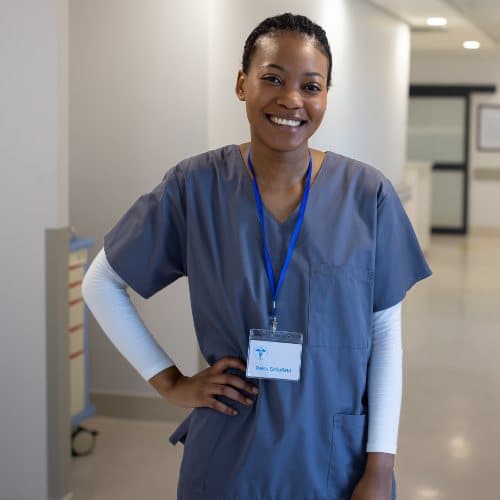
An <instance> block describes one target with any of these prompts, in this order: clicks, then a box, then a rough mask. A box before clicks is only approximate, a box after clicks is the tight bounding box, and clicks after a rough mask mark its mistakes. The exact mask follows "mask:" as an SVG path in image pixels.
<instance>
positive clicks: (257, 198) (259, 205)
mask: <svg viewBox="0 0 500 500" xmlns="http://www.w3.org/2000/svg"><path fill="white" fill-rule="evenodd" d="M248 166H249V167H250V171H251V172H252V176H253V190H254V193H255V202H256V204H257V211H258V213H259V222H260V229H261V232H262V240H263V247H264V260H265V262H266V271H267V277H268V279H269V285H270V286H271V293H272V296H273V312H272V316H271V320H272V328H273V331H276V327H277V324H278V320H277V318H276V301H277V300H278V292H279V290H280V288H281V285H282V283H283V279H284V277H285V274H286V271H287V269H288V265H289V264H290V259H291V258H292V253H293V249H294V247H295V242H296V241H297V237H298V235H299V231H300V227H301V226H302V222H303V221H304V214H305V211H306V205H307V198H308V197H309V188H310V187H311V175H312V156H311V153H310V152H309V166H308V167H307V180H306V187H305V189H304V195H303V196H302V201H301V203H300V210H299V217H298V219H297V222H296V223H295V229H294V230H293V234H292V237H291V238H290V243H289V245H288V251H287V254H286V259H285V262H284V264H283V267H282V269H281V273H280V277H279V280H278V285H277V286H276V285H275V283H276V281H275V279H274V273H273V267H272V265H271V257H270V255H269V248H268V247H267V242H266V228H265V225H264V209H263V205H262V198H261V196H260V191H259V186H258V185H257V179H256V177H255V170H254V168H253V164H252V159H251V158H250V148H248Z"/></svg>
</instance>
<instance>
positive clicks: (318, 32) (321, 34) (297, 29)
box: [241, 12, 332, 88]
mask: <svg viewBox="0 0 500 500" xmlns="http://www.w3.org/2000/svg"><path fill="white" fill-rule="evenodd" d="M279 32H288V33H297V34H301V35H305V36H308V37H310V38H311V39H312V40H313V42H314V44H315V46H316V48H317V49H318V50H319V51H320V52H322V53H323V54H324V55H325V56H326V57H327V59H328V78H327V88H330V85H331V80H332V53H331V51H330V44H329V43H328V38H327V37H326V33H325V30H324V29H323V28H322V27H321V26H318V25H317V24H315V23H313V22H312V21H311V20H310V19H309V18H307V17H305V16H300V15H295V14H290V13H289V12H287V13H285V14H281V15H279V16H274V17H268V18H267V19H264V21H262V22H261V23H260V24H259V25H258V26H257V27H256V28H255V29H254V30H253V31H252V32H251V33H250V35H249V36H248V38H247V40H246V42H245V47H244V49H243V58H242V63H241V68H242V71H243V73H245V74H246V73H248V69H249V67H250V62H251V59H252V55H253V53H254V52H255V46H256V44H257V41H258V40H259V38H261V37H263V36H266V35H274V34H276V33H279Z"/></svg>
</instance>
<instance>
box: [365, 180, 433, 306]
mask: <svg viewBox="0 0 500 500" xmlns="http://www.w3.org/2000/svg"><path fill="white" fill-rule="evenodd" d="M376 238H377V241H376V248H375V252H376V253H375V281H374V297H373V311H374V312H376V311H381V310H383V309H387V308H389V307H391V306H393V305H395V304H397V303H398V302H401V300H402V299H403V298H404V297H405V295H406V292H407V291H408V290H409V289H410V288H411V287H412V286H413V285H414V284H415V283H417V282H418V281H420V280H422V279H425V278H427V277H428V276H430V275H431V274H432V271H431V270H430V268H429V266H428V265H427V262H426V260H425V257H424V255H423V253H422V249H421V248H420V245H419V243H418V240H417V237H416V235H415V232H414V230H413V227H412V225H411V222H410V220H409V219H408V216H407V214H406V212H405V209H404V208H403V205H402V203H401V200H400V199H399V196H398V194H397V193H396V191H395V189H394V187H393V186H392V184H391V182H390V181H389V180H388V179H386V178H384V180H383V182H382V185H381V188H380V189H379V197H378V203H377V231H376Z"/></svg>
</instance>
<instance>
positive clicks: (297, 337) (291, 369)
mask: <svg viewBox="0 0 500 500" xmlns="http://www.w3.org/2000/svg"><path fill="white" fill-rule="evenodd" d="M302 343H303V335H302V333H297V332H283V331H276V332H273V330H259V329H252V330H250V337H249V342H248V359H247V371H246V375H247V377H250V378H268V379H277V380H291V381H294V382H298V381H299V380H300V365H301V361H302Z"/></svg>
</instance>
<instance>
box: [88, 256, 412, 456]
mask: <svg viewBox="0 0 500 500" xmlns="http://www.w3.org/2000/svg"><path fill="white" fill-rule="evenodd" d="M127 287H128V285H127V284H126V283H125V281H123V279H122V278H121V277H120V276H118V274H116V272H115V271H114V270H113V268H112V267H111V265H110V264H109V262H108V260H107V258H106V254H105V253H104V248H102V249H101V250H100V252H99V253H98V255H97V256H96V258H95V259H94V260H93V262H92V263H91V265H90V266H89V268H88V270H87V273H86V274H85V277H84V280H83V284H82V294H83V298H84V300H85V302H86V304H87V306H88V307H89V309H90V310H91V311H92V313H93V315H94V317H95V318H96V320H97V322H98V323H99V325H100V327H101V328H102V330H103V331H104V332H105V334H106V335H107V337H108V338H109V340H110V341H111V342H112V343H113V345H114V346H115V347H116V349H118V351H119V352H120V353H121V354H122V355H123V356H124V358H125V359H126V360H127V361H128V362H129V363H130V364H131V365H132V366H133V367H134V368H135V369H136V370H137V371H138V373H139V374H140V375H141V377H142V378H143V379H144V380H146V381H148V380H149V379H150V378H151V377H153V375H156V374H157V373H158V372H160V371H162V370H164V369H165V368H169V367H170V366H173V365H174V362H173V361H172V359H171V358H170V357H169V355H168V354H167V353H166V352H165V350H164V349H163V348H162V347H161V346H160V345H159V344H158V342H157V341H156V339H155V338H154V336H153V335H152V334H151V332H150V331H149V330H148V329H147V327H146V326H145V324H144V322H143V321H142V319H141V317H140V316H139V314H138V312H137V310H136V308H135V306H134V304H133V303H132V301H131V300H130V297H129V295H128V293H127ZM372 331H373V341H372V351H371V356H370V362H369V365H368V419H369V420H368V443H367V448H366V451H367V452H383V453H392V454H395V453H396V450H397V435H398V427H399V415H400V409H401V393H402V349H401V303H399V304H396V305H395V306H393V307H390V308H388V309H385V310H383V311H378V312H375V313H373V322H372Z"/></svg>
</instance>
